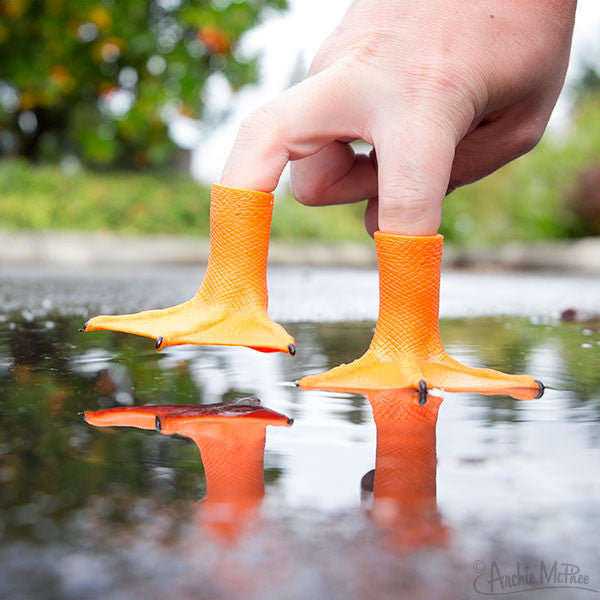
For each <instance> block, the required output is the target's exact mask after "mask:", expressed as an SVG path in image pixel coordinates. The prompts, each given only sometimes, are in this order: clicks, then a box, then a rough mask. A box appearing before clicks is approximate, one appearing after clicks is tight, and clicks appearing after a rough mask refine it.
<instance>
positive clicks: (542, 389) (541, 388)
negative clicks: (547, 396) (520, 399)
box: [535, 379, 546, 400]
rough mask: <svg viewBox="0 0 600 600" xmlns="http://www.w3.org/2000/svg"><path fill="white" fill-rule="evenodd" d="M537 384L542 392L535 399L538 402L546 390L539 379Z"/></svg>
mask: <svg viewBox="0 0 600 600" xmlns="http://www.w3.org/2000/svg"><path fill="white" fill-rule="evenodd" d="M535 382H536V383H537V384H538V387H539V388H540V391H539V392H538V393H537V396H536V397H535V399H536V400H538V399H539V398H541V397H542V396H543V395H544V392H545V391H546V388H545V386H544V384H543V383H542V382H541V381H540V380H539V379H536V380H535Z"/></svg>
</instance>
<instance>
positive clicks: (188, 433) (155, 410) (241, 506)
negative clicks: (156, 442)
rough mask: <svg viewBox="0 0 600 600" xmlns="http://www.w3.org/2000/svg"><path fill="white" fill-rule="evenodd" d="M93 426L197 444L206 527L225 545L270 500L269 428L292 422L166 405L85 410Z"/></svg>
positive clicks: (225, 409)
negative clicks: (266, 477) (181, 438)
mask: <svg viewBox="0 0 600 600" xmlns="http://www.w3.org/2000/svg"><path fill="white" fill-rule="evenodd" d="M83 417H84V419H85V421H86V422H87V423H89V424H90V425H95V426H99V427H109V426H113V427H114V426H127V427H137V428H140V429H155V428H156V429H158V430H159V431H160V432H161V433H162V434H166V435H171V434H178V435H182V436H185V437H187V438H190V439H192V440H193V441H194V442H195V443H196V445H197V446H198V449H199V450H200V455H201V457H202V463H203V465H204V472H205V476H206V497H205V499H204V502H203V503H202V512H201V513H200V514H199V519H200V522H199V523H198V525H199V526H200V527H202V528H204V527H208V528H209V530H210V531H211V533H212V534H214V535H215V536H217V537H218V538H219V539H221V540H224V541H232V540H234V539H236V538H237V537H238V536H239V535H240V534H241V533H242V532H243V531H244V530H245V528H246V527H247V525H248V522H250V521H252V520H253V519H254V517H255V516H256V515H255V511H256V510H257V509H258V508H259V506H260V503H261V502H262V498H263V496H264V472H263V468H264V464H263V463H264V449H265V430H266V427H267V425H275V426H284V427H289V426H290V425H291V423H292V420H291V419H289V418H288V417H286V416H285V415H282V414H280V413H277V412H275V411H272V410H269V409H267V408H264V407H256V406H252V405H243V404H237V405H233V406H231V405H227V404H223V403H221V404H216V405H200V406H193V405H160V406H143V407H118V408H109V409H105V410H98V411H85V412H84V414H83Z"/></svg>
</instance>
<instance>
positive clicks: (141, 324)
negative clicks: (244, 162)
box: [82, 185, 296, 355]
mask: <svg viewBox="0 0 600 600" xmlns="http://www.w3.org/2000/svg"><path fill="white" fill-rule="evenodd" d="M272 212H273V194H268V193H264V192H252V191H247V190H239V189H235V188H230V187H225V186H222V185H213V186H212V189H211V203H210V256H209V259H208V266H207V269H206V274H205V276H204V280H203V282H202V285H201V286H200V289H199V290H198V292H197V293H196V295H195V296H194V297H193V298H192V299H191V300H188V301H187V302H184V303H183V304H178V305H177V306H172V307H170V308H164V309H161V310H147V311H144V312H140V313H136V314H130V315H117V316H100V317H94V318H93V319H90V320H89V321H88V322H87V323H86V324H85V326H84V328H83V329H82V331H94V330H97V329H108V330H112V331H123V332H125V333H133V334H136V335H142V336H146V337H150V338H154V339H155V340H156V348H157V350H161V349H162V348H164V347H165V346H176V345H180V344H207V345H217V346H248V347H250V348H254V349H255V350H261V351H263V352H276V351H280V352H287V353H289V354H292V355H293V354H295V352H296V348H295V345H294V344H295V342H294V338H293V337H292V336H291V335H289V334H288V333H287V332H286V331H285V329H283V327H281V325H278V324H277V323H275V322H274V321H272V320H271V318H270V317H269V315H268V314H267V303H268V294H267V278H266V270H267V257H268V253H269V237H270V231H271V216H272Z"/></svg>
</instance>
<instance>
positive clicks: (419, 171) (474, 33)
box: [221, 0, 576, 235]
mask: <svg viewBox="0 0 600 600" xmlns="http://www.w3.org/2000/svg"><path fill="white" fill-rule="evenodd" d="M575 4H576V1H575V0H418V1H417V0H356V1H355V2H353V4H352V5H351V6H350V8H349V10H348V12H347V14H346V15H345V17H344V19H343V20H342V22H341V24H340V25H339V26H338V27H337V29H335V31H334V32H333V33H332V34H331V35H330V37H329V38H328V39H327V40H326V41H325V43H324V44H323V46H322V47H321V49H320V50H319V52H318V53H317V56H316V57H315V59H314V61H313V64H312V66H311V69H310V72H309V77H308V78H307V79H306V80H304V81H302V82H301V83H299V84H298V85H296V86H294V87H292V88H290V89H289V90H287V91H286V92H285V93H283V94H282V95H281V96H280V97H278V98H277V99H275V100H274V101H272V102H271V103H269V104H267V105H265V106H263V107H261V108H259V109H258V110H257V111H255V112H254V113H252V114H250V115H249V116H248V117H247V118H246V119H245V120H244V122H243V123H242V125H241V127H240V130H239V133H238V136H237V139H236V142H235V145H234V147H233V150H232V152H231V154H230V156H229V159H228V161H227V164H226V166H225V170H224V172H223V176H222V179H221V183H223V184H224V185H230V186H237V187H242V188H248V189H255V190H260V191H272V190H274V189H275V187H276V186H277V183H278V181H279V177H280V176H281V172H282V170H283V168H284V167H285V165H286V163H287V162H288V161H290V160H291V161H294V162H293V164H292V179H291V184H292V193H293V194H294V196H295V197H296V198H297V199H298V200H299V201H300V202H302V203H303V204H308V205H326V204H339V203H346V202H358V201H361V200H365V199H369V202H368V205H367V212H366V224H367V229H368V230H369V232H370V233H372V232H373V231H374V230H376V229H381V230H382V231H385V232H388V233H400V234H405V235H431V234H434V233H435V232H436V231H437V230H438V228H439V226H440V221H441V204H442V200H443V198H444V196H445V195H446V194H447V193H449V192H451V191H452V190H453V189H454V188H456V187H457V186H460V185H464V184H467V183H471V182H473V181H476V180H478V179H480V178H482V177H484V176H486V175H488V174H489V173H491V172H493V171H495V170H496V169H498V168H499V167H501V166H502V165H504V164H506V163H507V162H509V161H511V160H513V159H514V158H516V157H518V156H520V155H521V154H524V153H525V152H528V151H529V150H530V149H531V148H533V147H534V146H535V145H536V144H537V142H538V141H539V139H540V138H541V136H542V134H543V132H544V130H545V128H546V125H547V123H548V119H549V117H550V113H551V112H552V109H553V107H554V104H555V103H556V99H557V97H558V94H559V92H560V89H561V87H562V84H563V82H564V77H565V72H566V68H567V63H568V58H569V50H570V45H571V36H572V30H573V21H574V13H575ZM356 139H362V140H364V141H366V142H368V143H369V144H371V145H372V146H373V147H374V152H372V153H371V154H370V155H369V156H367V155H360V154H359V155H357V154H355V152H354V150H353V149H352V148H351V147H350V145H349V144H348V142H349V141H352V140H356ZM375 153H376V154H375ZM375 157H376V158H375Z"/></svg>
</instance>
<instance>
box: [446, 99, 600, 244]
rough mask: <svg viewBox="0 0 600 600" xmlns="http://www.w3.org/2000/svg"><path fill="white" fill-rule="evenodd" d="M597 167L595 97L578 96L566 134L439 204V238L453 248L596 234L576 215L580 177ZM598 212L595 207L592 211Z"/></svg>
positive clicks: (599, 132)
mask: <svg viewBox="0 0 600 600" xmlns="http://www.w3.org/2000/svg"><path fill="white" fill-rule="evenodd" d="M599 164H600V94H598V93H588V94H585V95H584V96H582V98H581V101H580V102H579V103H578V104H577V106H576V107H575V110H574V114H573V120H572V122H571V124H570V125H569V127H568V130H567V131H565V132H564V135H563V134H555V135H553V134H547V135H546V136H545V137H544V138H543V140H542V141H541V142H540V144H539V145H538V146H537V147H536V148H535V149H534V150H532V151H531V152H530V153H529V154H527V155H525V156H523V157H522V158H520V159H518V160H517V161H514V162H512V163H510V164H508V165H506V166H505V167H503V168H502V169H500V170H499V171H497V172H496V173H493V174H492V175H490V176H488V177H486V178H485V179H483V180H481V181H479V182H477V183H474V184H472V185H469V186H466V187H464V188H460V189H458V190H456V191H455V192H454V193H452V194H451V195H450V196H448V198H446V199H445V200H444V204H443V220H442V229H441V232H442V233H443V234H444V235H445V236H446V239H447V240H449V241H451V242H456V243H459V244H473V245H483V244H493V243H499V242H504V241H507V240H523V241H536V240H544V239H552V238H568V237H577V236H580V235H585V234H587V235H589V234H592V233H600V231H595V232H594V231H591V230H589V228H587V227H586V218H585V217H584V215H582V214H581V212H580V211H579V210H578V197H577V195H578V188H579V183H580V178H581V176H582V175H583V174H584V173H585V172H586V171H587V170H589V169H592V168H594V167H597V166H598V165H599ZM598 209H599V210H600V206H599V207H598Z"/></svg>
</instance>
